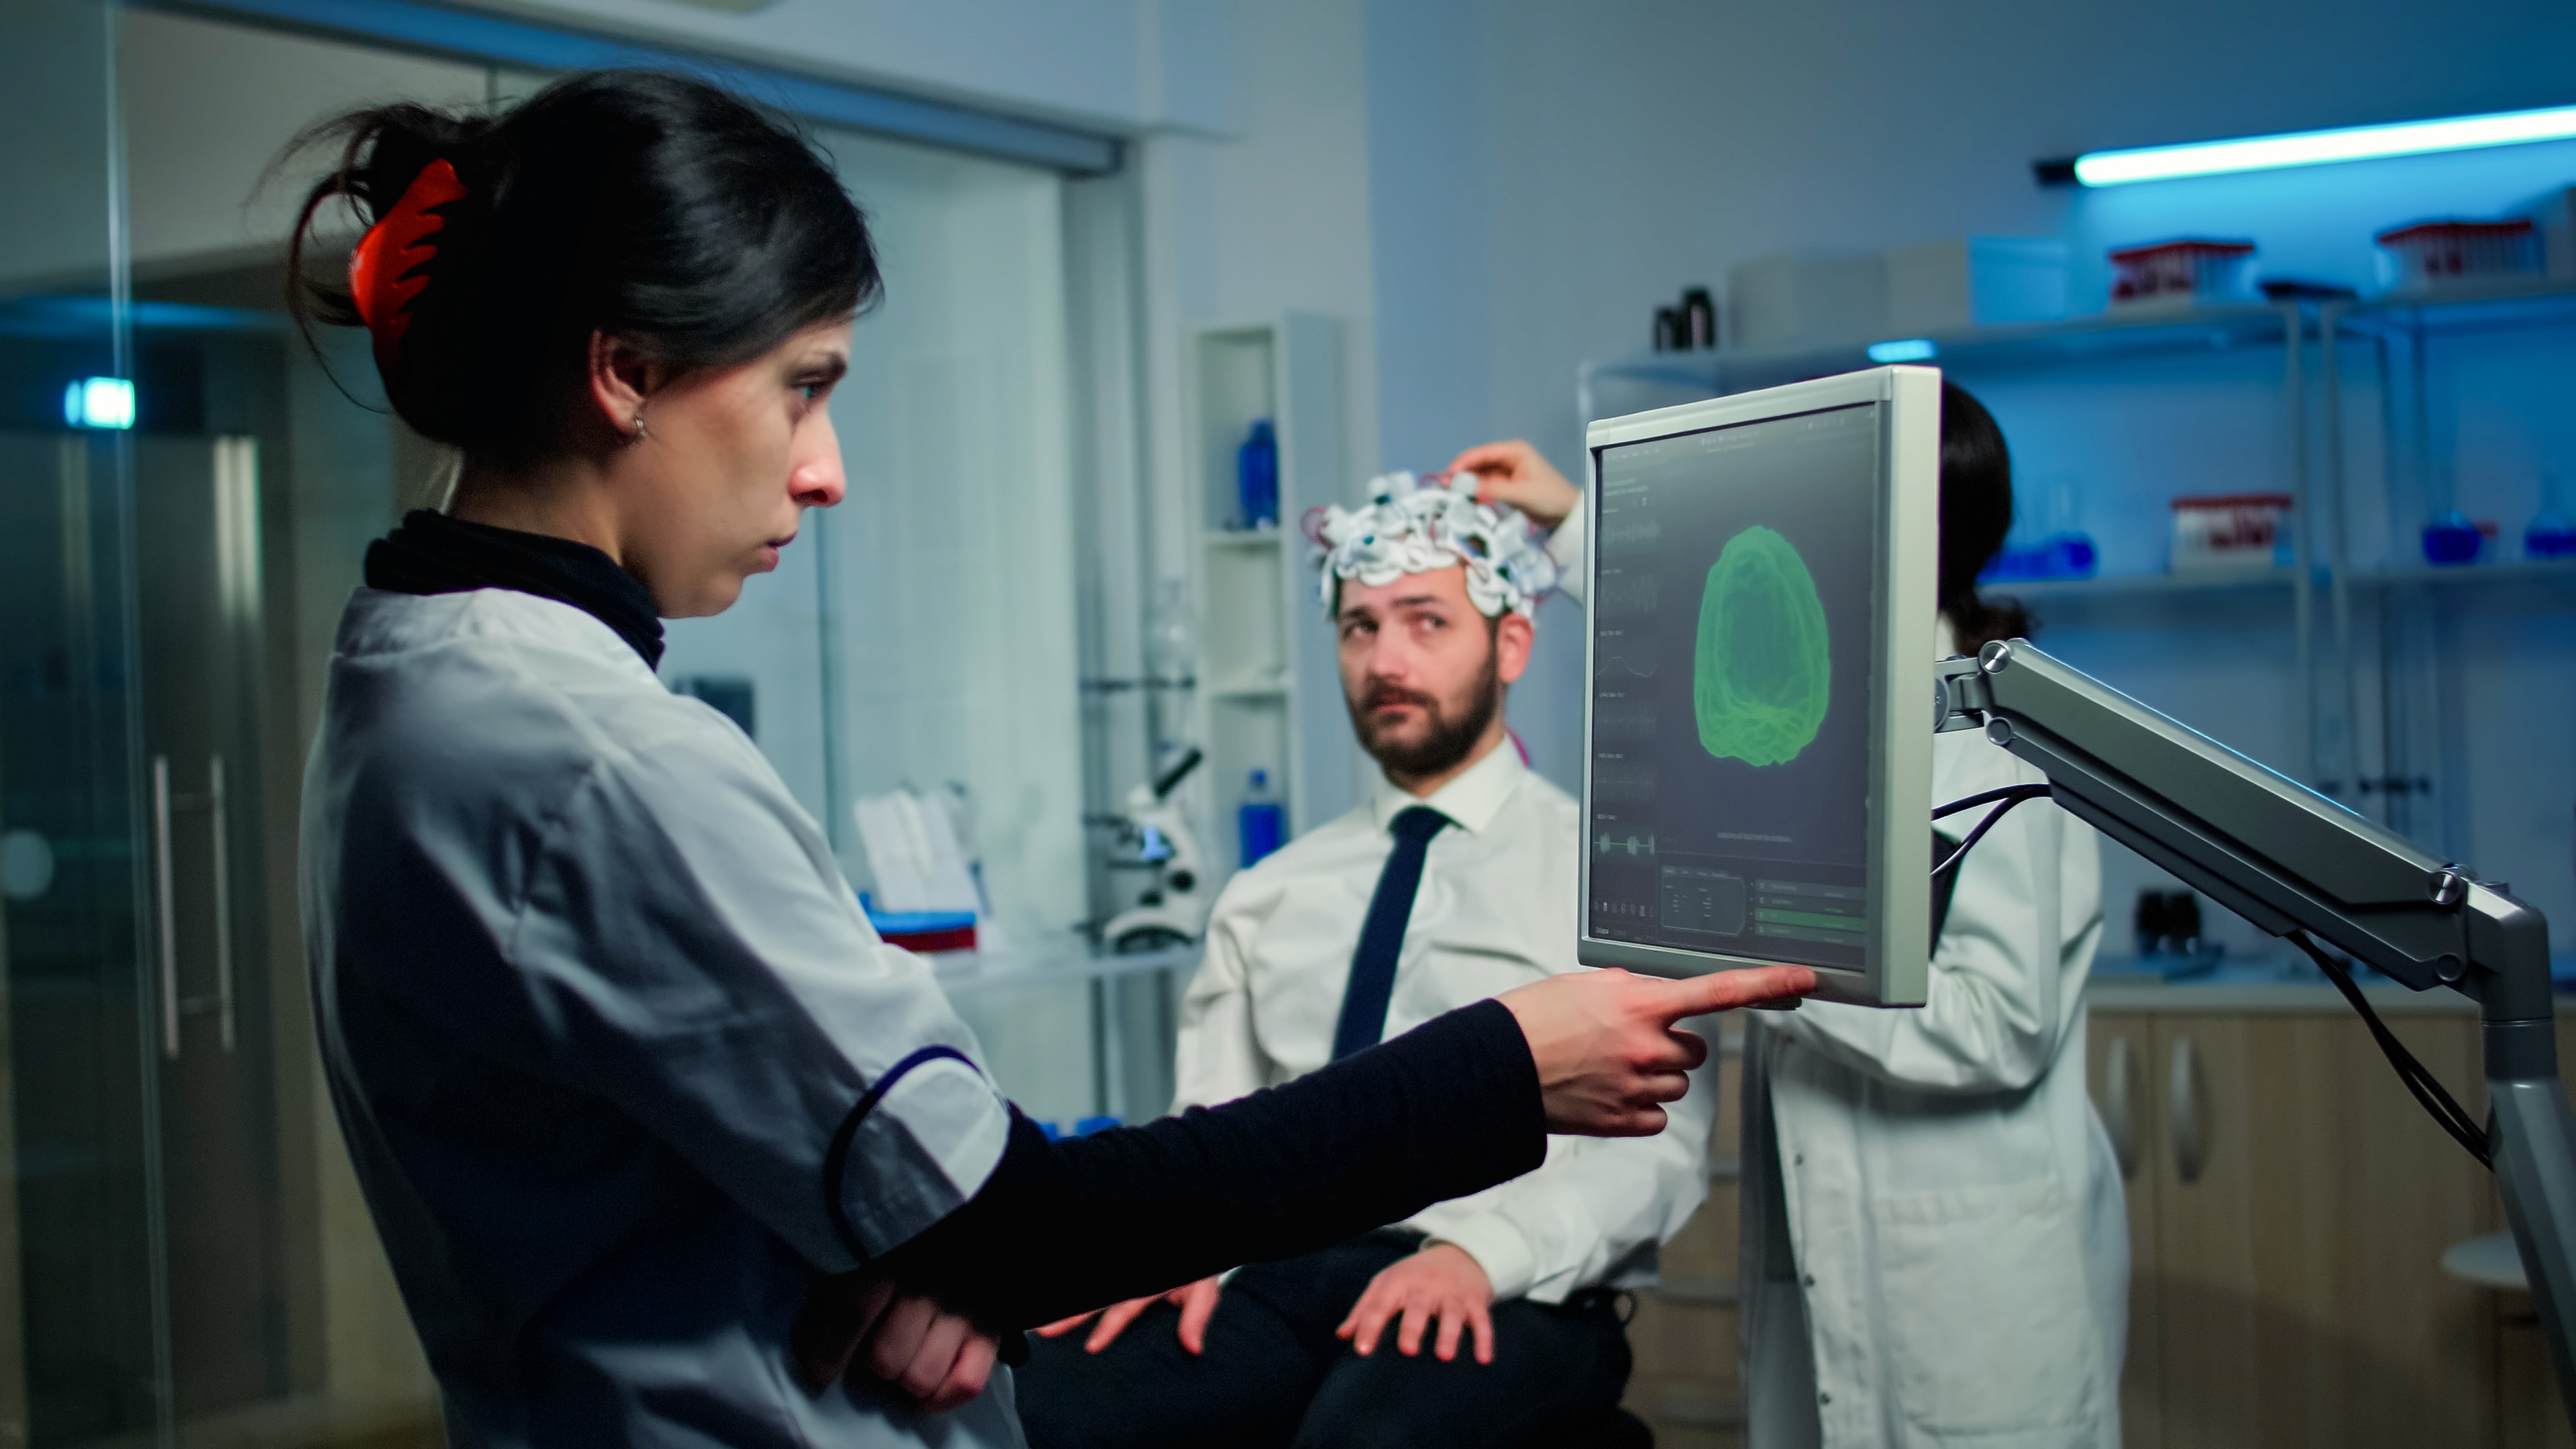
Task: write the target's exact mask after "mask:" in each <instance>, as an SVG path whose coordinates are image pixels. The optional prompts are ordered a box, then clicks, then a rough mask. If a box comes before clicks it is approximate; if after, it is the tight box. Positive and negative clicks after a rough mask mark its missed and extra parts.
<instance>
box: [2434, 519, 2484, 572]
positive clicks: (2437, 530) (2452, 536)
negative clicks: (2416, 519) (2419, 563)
mask: <svg viewBox="0 0 2576 1449" xmlns="http://www.w3.org/2000/svg"><path fill="white" fill-rule="evenodd" d="M2485 542H2486V540H2485V538H2484V537H2483V536H2482V535H2480V534H2479V532H2478V526H2477V525H2476V524H2474V523H2471V522H2470V521H2469V519H2468V515H2466V514H2464V513H2461V512H2460V511H2459V510H2458V509H2453V510H2451V511H2450V512H2447V513H2438V514H2435V515H2434V516H2433V521H2432V522H2430V523H2428V524H2425V525H2424V562H2426V563H2430V564H2464V563H2475V562H2477V557H2478V549H2479V547H2480V546H2481V545H2482V544H2484V543H2485Z"/></svg>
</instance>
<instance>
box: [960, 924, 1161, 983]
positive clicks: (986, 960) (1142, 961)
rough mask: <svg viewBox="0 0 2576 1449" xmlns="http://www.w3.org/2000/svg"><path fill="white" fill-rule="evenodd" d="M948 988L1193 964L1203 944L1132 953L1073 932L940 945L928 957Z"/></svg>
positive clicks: (1079, 978) (1068, 979)
mask: <svg viewBox="0 0 2576 1449" xmlns="http://www.w3.org/2000/svg"><path fill="white" fill-rule="evenodd" d="M922 959H923V960H925V961H928V962H929V963H930V970H931V974H932V975H933V976H935V977H936V978H937V979H938V981H939V986H940V989H941V990H943V991H950V992H958V991H984V990H989V989H991V988H994V987H997V986H1049V985H1073V984H1075V983H1078V982H1088V981H1097V980H1103V979H1106V978H1109V977H1114V976H1132V975H1135V974H1137V973H1140V972H1146V971H1170V970H1175V969H1179V970H1187V969H1189V968H1192V967H1195V966H1196V965H1198V960H1199V947H1198V943H1197V942H1195V941H1193V942H1191V943H1190V944H1188V945H1186V946H1166V947H1163V948H1162V949H1160V950H1154V951H1137V952H1132V953H1129V954H1127V955H1115V954H1112V953H1109V952H1104V951H1102V950H1100V949H1099V948H1098V947H1096V946H1094V945H1092V944H1091V942H1090V940H1089V939H1088V938H1087V937H1084V936H1081V935H1079V934H1076V933H1073V932H1065V933H1062V934H1060V935H1052V936H1043V937H1039V938H1037V939H1034V940H1014V941H1012V942H1010V943H1008V944H1006V945H1004V946H1003V947H1002V948H1000V949H998V950H990V951H986V950H976V951H939V952H935V953H931V954H928V955H925V956H923V957H922Z"/></svg>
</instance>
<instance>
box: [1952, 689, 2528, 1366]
mask: <svg viewBox="0 0 2576 1449" xmlns="http://www.w3.org/2000/svg"><path fill="white" fill-rule="evenodd" d="M1934 683H1935V686H1936V690H1937V694H1938V698H1937V699H1936V701H1935V706H1934V709H1935V713H1934V719H1935V721H1936V723H1935V728H1936V729H1937V730H1942V731H1947V730H1957V729H1976V728H1982V729H1984V731H1985V733H1986V738H1987V739H1989V740H1992V741H1993V742H1994V743H1995V744H1997V745H2000V746H2002V747H2003V748H2004V749H2007V750H2010V751H2011V752H2012V753H2013V754H2015V755H2017V756H2019V757H2020V758H2022V759H2023V760H2025V761H2027V762H2029V763H2030V764H2031V765H2032V766H2034V767H2036V768H2037V769H2038V770H2039V771H2040V772H2041V773H2043V774H2045V775H2046V776H2048V786H2049V798H2050V799H2052V800H2054V801H2056V802H2057V803H2058V804H2059V805H2060V806H2062V807H2064V808H2065V809H2066V810H2067V811H2069V812H2070V813H2072V814H2074V815H2075V816H2076V817H2077V818H2079V819H2081V820H2083V821H2085V822H2086V823H2088V824H2090V825H2092V826H2093V827H2094V828H2095V829H2097V830H2100V831H2101V832H2102V833H2103V834H2105V835H2107V836H2109V837H2111V838H2112V839H2114V840H2116V841H2118V842H2120V843H2121V844H2123V845H2125V846H2127V847H2129V848H2130V849H2131V850H2134V851H2136V852H2138V854H2140V855H2143V856H2145V857H2146V858H2147V859H2149V860H2151V861H2153V862H2155V863H2156V864H2157V865H2159V866H2162V867H2164V868H2165V869H2166V870H2168V871H2171V872H2172V873H2173V874H2174V875H2175V876H2176V877H2178V878H2180V879H2181V880H2182V881H2184V882H2185V883H2187V884H2189V885H2190V886H2191V887H2192V888H2193V889H2195V890H2197V891H2199V892H2201V893H2202V894H2204V895H2206V896H2208V897H2209V898H2210V899H2212V900H2214V901H2216V902H2218V903H2219V904H2220V905H2223V906H2225V907H2227V908H2228V909H2229V910H2232V911H2234V912H2236V913H2237V914H2238V915H2240V916H2243V917H2244V918H2245V919H2247V920H2249V921H2251V922H2253V923H2254V924H2255V925H2256V926H2258V927H2260V928H2261V929H2263V930H2264V931H2267V932H2269V933H2271V934H2273V935H2276V936H2281V935H2288V934H2290V933H2291V932H2294V931H2306V932H2308V933H2309V934H2310V935H2312V936H2315V937H2316V938H2318V939H2320V940H2323V941H2326V942H2329V943H2331V944H2333V945H2335V946H2338V947H2340V948H2342V949H2343V950H2344V951H2346V952H2348V953H2349V954H2350V955H2352V956H2353V957H2354V958H2355V959H2357V960H2361V961H2365V962H2368V963H2369V964H2370V965H2371V966H2373V967H2375V968H2377V969H2378V970H2379V971H2380V972H2382V973H2383V974H2385V975H2387V976H2389V977H2392V978H2394V979H2395V980H2397V981H2399V982H2402V983H2404V984H2405V985H2407V986H2411V987H2413V988H2414V989H2416V990H2418V991H2423V990H2429V989H2431V988H2433V987H2435V986H2447V987H2449V988H2451V989H2452V990H2454V991H2458V992H2460V993H2461V994H2463V995H2465V996H2468V997H2470V998H2472V999H2473V1000H2475V1001H2476V1002H2477V1003H2478V1004H2479V1008H2480V1015H2481V1018H2482V1021H2483V1026H2484V1047H2485V1058H2486V1082H2487V1107H2488V1112H2489V1127H2488V1134H2489V1150H2490V1152H2491V1154H2492V1159H2493V1165H2494V1168H2495V1174H2496V1178H2497V1184H2498V1186H2499V1188H2500V1189H2501V1190H2502V1192H2503V1195H2504V1202H2505V1212H2506V1216H2507V1217H2508V1218H2509V1219H2510V1220H2511V1221H2512V1224H2513V1235H2514V1241H2515V1243H2516V1245H2517V1246H2518V1247H2519V1248H2520V1249H2521V1252H2522V1261H2523V1267H2524V1271H2525V1272H2526V1274H2527V1275H2528V1276H2529V1278H2530V1280H2531V1292H2532V1299H2533V1303H2534V1306H2535V1307H2536V1308H2537V1309H2538V1310H2539V1313H2540V1319H2541V1324H2542V1327H2543V1330H2544V1332H2545V1334H2546V1336H2547V1338H2548V1341H2549V1352H2550V1359H2551V1363H2552V1365H2553V1366H2554V1367H2555V1368H2556V1370H2557V1373H2558V1387H2559V1393H2560V1395H2561V1397H2562V1398H2563V1399H2564V1400H2565V1401H2566V1403H2567V1405H2568V1408H2569V1411H2570V1413H2571V1414H2576V1356H2571V1353H2570V1348H2569V1340H2568V1331H2567V1321H2566V1317H2565V1314H2566V1313H2567V1312H2568V1311H2569V1310H2576V1114H2571V1113H2570V1111H2569V1108H2568V1104H2567V1097H2566V1094H2565V1092H2564V1091H2563V1090H2562V1089H2561V1087H2560V1085H2559V1080H2558V1051H2557V1037H2556V1034H2555V1028H2554V1026H2553V1024H2552V1021H2551V1014H2550V1013H2551V1002H2550V990H2549V928H2548V923H2547V922H2546V921H2544V920H2543V919H2542V918H2541V915H2540V913H2539V912H2538V911H2535V910H2533V909H2531V908H2530V907H2529V906H2527V905H2524V904H2523V903H2522V902H2521V901H2518V900H2516V899H2514V898H2513V897H2512V896H2511V895H2510V894H2508V893H2507V892H2506V890H2505V888H2504V887H2503V886H2501V885H2489V884H2486V883H2484V882H2482V881H2480V880H2478V879H2477V878H2476V877H2475V876H2474V875H2473V874H2471V873H2470V872H2469V870H2468V869H2467V868H2466V867H2464V866H2460V865H2456V864H2448V863H2445V862H2443V861H2440V860H2437V859H2435V858H2434V857H2432V856H2429V855H2426V854H2424V853H2423V852H2422V851H2420V850H2417V849H2416V848H2415V847H2413V846H2412V845H2409V844H2407V843H2406V841H2405V840H2403V839H2402V838H2400V837H2398V836H2396V835H2394V834H2392V833H2390V832H2389V831H2387V830H2384V829H2381V828H2380V827H2379V826H2377V825H2374V824H2372V823H2371V822H2369V821H2367V820H2365V819H2363V818H2362V817H2360V816H2358V815H2355V814H2354V813H2352V812H2351V811H2350V810H2347V809H2345V808H2344V807H2343V806H2341V805H2338V804H2336V803H2335V802H2334V801H2332V800H2329V799H2327V798H2326V797H2324V796H2322V795H2320V794H2318V793H2316V792H2315V791H2313V790H2310V789H2308V788H2307V787H2306V786H2304V785H2300V784H2298V783H2296V782H2295V781H2292V780H2289V779H2286V778H2284V777H2283V776H2281V775H2279V774H2277V773H2275V772H2273V771H2271V770H2268V769H2265V768H2264V767H2263V766H2261V765H2258V764H2256V763H2255V762H2254V761H2252V760H2249V759H2247V758H2246V757H2244V756H2243V755H2240V754H2238V753H2236V752H2235V751H2234V750H2231V749H2228V748H2227V747H2226V746H2224V745H2221V744H2219V743H2217V742H2216V741H2214V740H2211V739H2209V738H2208V737H2206V736H2204V735H2201V734H2198V733H2196V732H2194V731H2192V730H2190V729H2187V728H2185V727H2184V726H2183V725H2181V724H2179V723H2177V722H2175V721H2174V720H2172V719H2170V718H2168V717H2166V716H2165V715H2162V714H2159V713H2157V712H2156V711H2154V710H2152V709H2149V708H2147V707H2146V706H2145V705H2142V704H2140V703H2138V702H2137V701H2136V700H2133V699H2131V698H2129V697H2128V696H2127V695H2124V694H2121V693H2120V692H2118V691H2117V690H2114V689H2111V688H2109V687H2107V686H2105V685H2103V684H2102V683H2101V682H2100V681H2099V680H2096V679H2094V678H2093V677H2091V676H2090V675H2087V674H2085V673H2083V672H2082V671H2080V670H2076V669H2073V668H2070V667H2068V666H2067V665H2065V664H2063V663H2060V662H2059V661H2058V660H2056V659H2053V658H2050V657H2049V656H2048V655H2047V654H2045V653H2043V652H2041V651H2040V650H2039V649H2037V648H2035V647H2033V646H2032V645H2031V644H2030V642H2029V641H2028V640H2023V639H2015V640H2012V641H2010V642H1998V643H1993V644H1989V645H1987V646H1986V647H1985V650H1984V652H1982V653H1981V654H1979V655H1978V656H1977V657H1976V658H1974V659H1965V658H1961V659H1950V660H1945V661H1943V662H1942V663H1941V664H1940V665H1939V666H1937V674H1936V676H1935V680H1934Z"/></svg>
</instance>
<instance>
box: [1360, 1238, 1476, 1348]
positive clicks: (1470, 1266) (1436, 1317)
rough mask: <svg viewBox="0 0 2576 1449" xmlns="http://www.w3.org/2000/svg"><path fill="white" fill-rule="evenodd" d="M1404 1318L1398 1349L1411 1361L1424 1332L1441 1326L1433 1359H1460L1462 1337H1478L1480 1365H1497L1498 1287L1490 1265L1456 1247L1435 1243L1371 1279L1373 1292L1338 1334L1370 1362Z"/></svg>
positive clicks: (1397, 1336) (1362, 1297) (1365, 1295)
mask: <svg viewBox="0 0 2576 1449" xmlns="http://www.w3.org/2000/svg"><path fill="white" fill-rule="evenodd" d="M1398 1314H1401V1315H1403V1322H1402V1323H1401V1324H1400V1325H1399V1326H1398V1327H1397V1329H1396V1333H1395V1348H1396V1351H1397V1352H1398V1353H1401V1354H1403V1355H1404V1356H1405V1357H1406V1358H1411V1357H1413V1356H1414V1355H1416V1354H1418V1353H1420V1352H1422V1333H1423V1330H1425V1329H1427V1328H1429V1327H1430V1326H1431V1325H1433V1324H1435V1323H1436V1324H1438V1325H1440V1337H1439V1340H1438V1342H1437V1344H1436V1345H1435V1346H1434V1347H1433V1348H1432V1350H1431V1356H1432V1357H1433V1358H1436V1359H1438V1360H1440V1361H1441V1362H1442V1363H1448V1362H1450V1361H1452V1360H1454V1359H1456V1358H1457V1357H1458V1338H1459V1335H1460V1334H1461V1333H1462V1332H1468V1333H1472V1334H1473V1335H1474V1337H1475V1341H1476V1362H1478V1363H1492V1362H1493V1361H1494V1283H1493V1280H1492V1279H1490V1278H1488V1277H1486V1276H1485V1269H1484V1265H1482V1264H1480V1263H1478V1262H1477V1261H1476V1259H1475V1256H1474V1255H1473V1254H1471V1253H1469V1252H1468V1251H1467V1250H1466V1249H1464V1248H1461V1247H1459V1246H1457V1245H1456V1244H1454V1243H1433V1244H1432V1245H1431V1246H1429V1247H1427V1248H1424V1249H1423V1250H1422V1251H1421V1252H1419V1253H1416V1254H1414V1255H1413V1256H1412V1257H1410V1258H1400V1259H1398V1260H1396V1261H1395V1262H1393V1263H1390V1264H1388V1265H1387V1267H1386V1269H1385V1271H1383V1272H1381V1273H1379V1274H1378V1275H1377V1276H1376V1277H1375V1278H1372V1279H1370V1280H1369V1285H1368V1291H1367V1292H1365V1293H1362V1294H1361V1295H1360V1301H1359V1302H1357V1303H1354V1304H1352V1305H1351V1313H1350V1316H1349V1317H1348V1318H1345V1319H1343V1320H1342V1326H1341V1327H1340V1328H1337V1329H1335V1330H1334V1333H1335V1334H1337V1335H1338V1336H1339V1337H1341V1338H1342V1339H1343V1340H1344V1341H1346V1342H1348V1343H1349V1344H1350V1346H1351V1350H1352V1351H1353V1352H1355V1353H1357V1354H1358V1355H1359V1356H1360V1357H1362V1358H1366V1357H1368V1356H1369V1355H1370V1354H1373V1353H1375V1352H1377V1340H1378V1335H1380V1334H1382V1333H1384V1332H1385V1331H1386V1326H1387V1324H1388V1323H1390V1322H1392V1321H1394V1320H1395V1318H1396V1316H1397V1315H1398Z"/></svg>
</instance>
